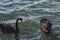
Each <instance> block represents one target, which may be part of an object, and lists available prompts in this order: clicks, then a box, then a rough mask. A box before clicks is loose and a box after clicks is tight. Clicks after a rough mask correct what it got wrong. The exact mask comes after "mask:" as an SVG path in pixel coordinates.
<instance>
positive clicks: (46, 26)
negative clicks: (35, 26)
mask: <svg viewBox="0 0 60 40" xmlns="http://www.w3.org/2000/svg"><path fill="white" fill-rule="evenodd" d="M51 27H52V23H50V22H49V21H48V19H46V18H42V19H41V20H40V29H41V30H42V31H43V32H45V33H48V34H49V33H50V32H51Z"/></svg>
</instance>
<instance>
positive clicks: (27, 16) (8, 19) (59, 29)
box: [0, 0, 60, 40]
mask: <svg viewBox="0 0 60 40" xmlns="http://www.w3.org/2000/svg"><path fill="white" fill-rule="evenodd" d="M18 17H22V18H23V20H25V21H24V22H22V23H19V29H20V32H19V35H18V37H19V40H60V0H0V23H9V24H11V25H12V26H15V21H16V19H17V18H18ZM41 17H46V18H47V19H48V20H49V21H50V22H51V23H52V24H53V26H52V33H51V34H50V35H46V34H44V33H43V32H41V31H40V22H39V21H40V19H41ZM18 37H17V38H18ZM0 39H1V40H16V39H15V35H14V34H4V33H2V32H0Z"/></svg>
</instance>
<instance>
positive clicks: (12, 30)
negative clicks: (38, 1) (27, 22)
mask: <svg viewBox="0 0 60 40" xmlns="http://www.w3.org/2000/svg"><path fill="white" fill-rule="evenodd" d="M18 21H21V22H22V18H18V19H17V20H16V24H15V26H16V28H14V27H12V26H11V25H10V24H6V23H3V24H0V28H1V29H2V30H1V31H2V32H4V33H5V32H7V33H15V32H19V29H18Z"/></svg>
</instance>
